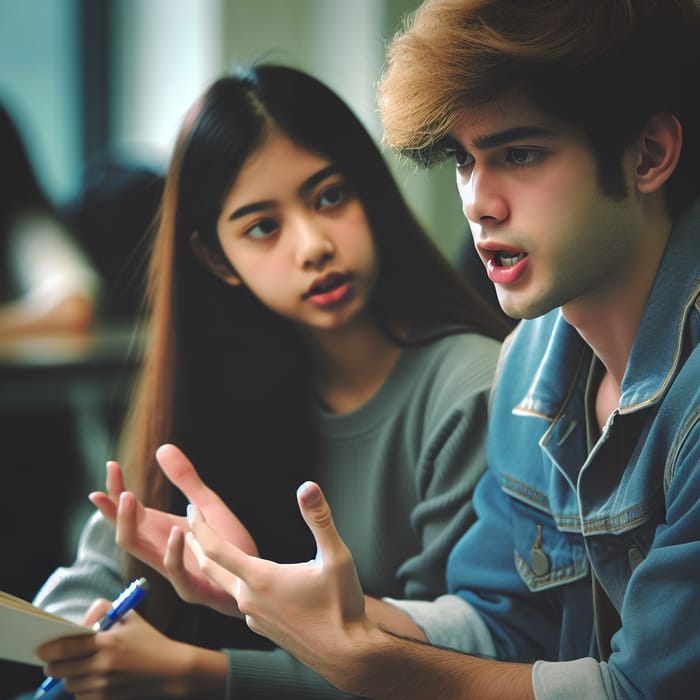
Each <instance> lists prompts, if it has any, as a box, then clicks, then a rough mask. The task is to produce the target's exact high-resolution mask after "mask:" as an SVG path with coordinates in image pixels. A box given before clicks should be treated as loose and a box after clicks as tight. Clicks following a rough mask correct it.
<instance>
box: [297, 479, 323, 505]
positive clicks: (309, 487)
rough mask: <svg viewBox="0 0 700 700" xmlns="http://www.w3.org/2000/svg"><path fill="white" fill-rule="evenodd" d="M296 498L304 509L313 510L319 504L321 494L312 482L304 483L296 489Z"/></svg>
mask: <svg viewBox="0 0 700 700" xmlns="http://www.w3.org/2000/svg"><path fill="white" fill-rule="evenodd" d="M297 498H298V499H299V502H300V503H301V505H302V506H304V508H314V507H315V506H317V505H318V504H319V503H320V502H321V492H320V491H319V490H318V487H317V486H316V484H314V482H313V481H305V482H304V483H303V484H302V485H301V486H300V487H299V488H298V489H297Z"/></svg>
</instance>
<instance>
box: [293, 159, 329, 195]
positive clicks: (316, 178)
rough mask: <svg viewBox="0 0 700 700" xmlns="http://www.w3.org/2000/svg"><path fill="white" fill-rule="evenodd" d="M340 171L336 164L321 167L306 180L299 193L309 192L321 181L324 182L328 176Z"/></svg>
mask: <svg viewBox="0 0 700 700" xmlns="http://www.w3.org/2000/svg"><path fill="white" fill-rule="evenodd" d="M337 172H338V168H337V167H336V166H335V165H327V166H326V167H325V168H321V170H319V171H318V172H317V173H314V174H313V175H312V176H311V177H310V178H308V179H307V180H305V181H304V182H303V184H302V185H301V187H300V188H299V194H301V195H305V194H308V193H309V191H310V190H312V189H313V188H314V187H316V185H318V183H319V182H322V181H323V180H325V179H326V178H327V177H330V176H331V175H335V173H337Z"/></svg>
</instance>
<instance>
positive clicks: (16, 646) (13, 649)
mask: <svg viewBox="0 0 700 700" xmlns="http://www.w3.org/2000/svg"><path fill="white" fill-rule="evenodd" d="M75 634H94V632H93V631H92V630H91V629H88V628H87V627H82V626H81V625H76V624H75V623H73V622H70V621H69V620H65V619H64V618H62V617H58V616H57V615H52V614H51V613H47V612H45V611H44V610H41V608H37V607H35V606H34V605H32V604H31V603H28V602H27V601H25V600H22V599H21V598H17V597H16V596H13V595H10V594H9V593H3V592H2V591H0V659H5V660H7V661H17V662H19V663H24V664H31V665H32V666H42V665H43V663H42V661H41V660H40V659H39V657H38V656H37V655H36V654H35V650H36V649H37V647H40V646H41V645H42V644H44V643H45V642H50V641H51V640H53V639H58V638H59V637H67V636H70V635H75Z"/></svg>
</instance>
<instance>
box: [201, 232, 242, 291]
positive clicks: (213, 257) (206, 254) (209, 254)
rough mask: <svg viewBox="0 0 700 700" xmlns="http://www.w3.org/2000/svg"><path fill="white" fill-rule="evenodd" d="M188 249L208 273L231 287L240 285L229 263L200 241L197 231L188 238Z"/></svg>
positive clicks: (219, 253)
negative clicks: (190, 249)
mask: <svg viewBox="0 0 700 700" xmlns="http://www.w3.org/2000/svg"><path fill="white" fill-rule="evenodd" d="M190 248H192V252H193V253H194V254H195V256H196V257H197V258H198V259H199V260H200V261H201V262H203V263H204V265H205V266H206V267H207V268H208V269H209V271H210V272H212V273H214V274H215V275H216V276H217V277H218V278H219V279H220V280H223V281H224V282H226V284H230V285H231V286H233V287H236V286H238V285H239V284H242V282H241V278H240V277H239V276H238V275H237V274H236V273H235V272H234V270H233V268H232V267H231V265H230V263H229V261H228V260H226V258H225V257H224V256H223V255H222V253H221V252H220V251H218V250H212V248H211V247H210V246H208V245H206V244H205V243H204V241H202V237H201V236H200V235H199V232H198V231H194V232H193V233H192V235H191V236H190Z"/></svg>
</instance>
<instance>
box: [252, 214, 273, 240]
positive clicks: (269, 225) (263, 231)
mask: <svg viewBox="0 0 700 700" xmlns="http://www.w3.org/2000/svg"><path fill="white" fill-rule="evenodd" d="M278 228H279V225H278V224H277V222H276V221H275V220H274V219H263V220H262V221H258V222H256V223H255V224H254V225H253V226H251V227H250V228H249V229H247V230H246V232H245V235H246V236H247V237H248V238H267V237H268V236H270V235H271V234H273V233H275V231H277V229H278Z"/></svg>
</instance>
